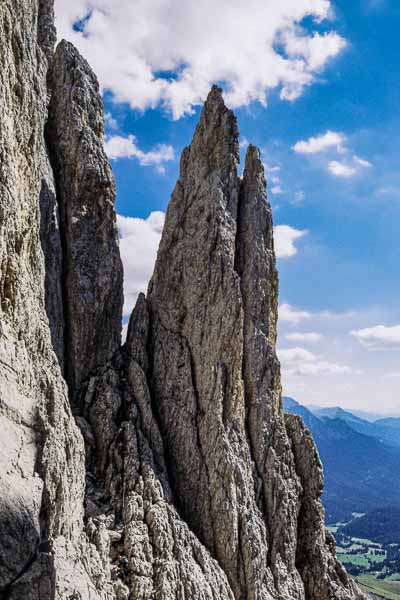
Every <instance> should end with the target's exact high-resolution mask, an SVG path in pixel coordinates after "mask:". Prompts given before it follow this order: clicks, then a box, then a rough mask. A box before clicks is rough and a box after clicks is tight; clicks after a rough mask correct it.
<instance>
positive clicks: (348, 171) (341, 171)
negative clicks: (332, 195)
mask: <svg viewBox="0 0 400 600" xmlns="http://www.w3.org/2000/svg"><path fill="white" fill-rule="evenodd" d="M328 170H329V172H330V173H332V175H335V177H345V178H348V177H353V175H355V174H356V173H357V169H356V168H355V167H352V166H351V165H349V164H346V163H344V162H339V161H337V160H331V162H330V163H329V164H328Z"/></svg>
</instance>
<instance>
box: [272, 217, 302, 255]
mask: <svg viewBox="0 0 400 600" xmlns="http://www.w3.org/2000/svg"><path fill="white" fill-rule="evenodd" d="M274 233H275V252H276V256H277V257H278V258H290V257H291V256H294V255H295V254H297V248H296V246H295V242H296V241H297V240H299V239H300V238H302V237H304V236H305V235H306V234H307V233H308V232H307V230H305V229H303V230H301V229H294V227H290V226H289V225H276V226H275V227H274Z"/></svg>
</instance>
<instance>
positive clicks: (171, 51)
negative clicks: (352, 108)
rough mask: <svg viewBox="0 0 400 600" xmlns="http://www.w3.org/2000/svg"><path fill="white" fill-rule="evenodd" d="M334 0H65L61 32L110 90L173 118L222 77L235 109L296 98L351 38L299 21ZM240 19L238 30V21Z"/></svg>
mask: <svg viewBox="0 0 400 600" xmlns="http://www.w3.org/2000/svg"><path fill="white" fill-rule="evenodd" d="M332 14H333V11H332V4H331V1H330V0H281V1H280V2H275V0H250V4H249V3H248V2H247V3H243V2H242V0H219V1H218V2H215V1H214V0H202V1H201V2H198V1H196V0H187V1H186V2H181V1H180V0H166V1H164V2H159V1H158V0H137V1H136V2H131V1H130V0H68V1H66V0H56V17H57V28H58V34H59V37H60V38H61V37H64V38H66V39H69V40H70V41H72V42H73V43H74V44H75V45H76V46H77V47H78V48H79V50H80V51H81V52H82V54H83V55H84V56H85V57H86V58H87V59H88V60H89V62H90V63H91V65H92V66H93V68H94V70H95V71H96V73H97V74H98V76H99V79H100V83H101V85H102V88H103V90H109V91H111V92H112V94H113V95H114V98H115V100H116V101H117V102H127V103H129V104H130V105H131V107H132V108H135V109H140V110H145V109H147V108H149V107H156V106H159V105H162V106H164V107H166V108H167V109H168V110H170V111H171V113H172V115H173V117H174V118H179V117H181V116H182V115H183V114H185V113H190V112H191V111H192V107H193V106H195V105H198V104H200V103H201V102H202V101H203V100H204V98H205V96H206V95H207V93H208V91H209V89H210V87H211V84H212V83H215V82H222V83H223V84H224V87H225V88H226V100H227V102H228V104H229V105H230V106H232V107H237V106H243V105H247V104H249V103H250V102H252V101H259V102H261V103H263V104H265V103H266V100H267V95H268V91H269V90H270V89H273V88H280V90H281V97H282V98H283V99H287V100H294V99H295V98H297V97H298V96H299V95H300V94H301V93H302V91H303V90H304V88H305V86H308V85H310V84H311V83H312V82H313V81H314V79H315V77H316V76H317V74H318V72H319V71H320V70H321V69H323V67H324V66H325V65H326V64H327V62H328V61H329V60H330V59H332V58H333V57H335V56H337V55H338V54H339V53H340V51H341V50H342V49H343V48H344V46H345V41H344V40H343V38H342V37H340V36H339V35H338V34H337V33H336V32H335V31H328V32H326V33H324V34H320V33H317V32H315V31H312V29H311V30H310V28H305V27H302V26H301V25H300V23H301V22H302V21H303V19H305V18H306V17H309V18H310V20H309V22H311V23H312V22H313V21H314V22H320V21H322V20H327V19H329V18H331V17H332ZM238 25H239V26H238Z"/></svg>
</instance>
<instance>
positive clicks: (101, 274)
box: [0, 0, 360, 600]
mask: <svg viewBox="0 0 400 600" xmlns="http://www.w3.org/2000/svg"><path fill="white" fill-rule="evenodd" d="M53 17H54V14H53V4H52V1H51V0H13V1H12V2H11V0H3V2H2V3H1V4H0V50H1V52H0V67H1V68H0V109H1V115H2V120H1V122H0V192H1V193H0V265H1V268H0V421H1V427H2V436H1V441H0V444H1V452H0V597H1V598H3V597H4V598H7V599H8V600H21V599H22V598H24V599H26V600H37V598H40V599H41V600H67V599H68V600H72V599H74V600H76V599H79V600H111V599H115V600H123V599H125V600H138V599H139V600H142V599H143V600H147V599H148V600H150V599H154V598H157V599H158V600H173V599H183V598H187V599H189V598H190V599H191V600H192V599H193V600H221V599H222V600H234V599H236V600H269V599H270V598H280V599H282V600H292V599H293V600H294V599H299V600H303V598H304V599H305V600H306V599H307V600H328V599H331V598H336V599H338V600H355V599H356V598H359V597H360V594H359V592H358V590H357V589H356V588H355V587H354V585H353V584H352V583H351V581H350V580H349V579H348V577H347V575H346V573H345V571H344V570H343V569H342V568H341V567H340V566H339V565H338V563H337V562H336V559H335V556H334V547H333V544H332V540H331V539H330V538H329V537H326V534H325V531H324V526H323V510H322V506H321V503H320V496H321V493H322V469H321V464H320V461H319V458H318V454H317V452H316V450H315V446H314V444H313V441H312V438H311V436H310V434H309V432H308V431H307V430H305V429H304V427H303V426H302V424H301V422H300V421H299V420H298V419H296V418H294V417H289V416H288V417H287V418H286V422H285V420H284V418H283V415H282V410H281V399H280V396H281V389H280V369H279V363H278V361H277V358H276V353H275V341H276V318H277V301H278V281H277V272H276V267H275V256H274V249H273V228H272V215H271V209H270V206H269V204H268V201H267V197H266V190H265V178H264V173H263V168H262V163H261V161H260V156H259V152H258V150H257V149H256V148H254V147H252V146H250V147H249V149H248V152H247V156H246V165H245V170H244V175H243V178H239V177H238V174H237V165H238V160H239V151H238V132H237V125H236V119H235V117H234V115H233V113H232V112H231V111H229V110H228V109H227V108H226V107H225V105H224V102H223V99H222V95H221V90H220V89H219V88H217V87H214V88H213V89H212V90H211V92H210V94H209V97H208V99H207V101H206V103H205V106H204V108H203V111H202V114H201V118H200V121H199V124H198V125H197V128H196V132H195V134H194V137H193V141H192V143H191V145H190V146H189V147H188V148H186V149H185V151H184V152H183V155H182V159H181V172H180V177H179V180H178V182H177V184H176V187H175V190H174V192H173V194H172V197H171V201H170V204H169V208H168V213H167V218H166V223H165V229H164V233H163V236H162V240H161V244H160V248H159V253H158V258H157V263H156V265H155V270H154V275H153V278H152V280H151V282H150V285H149V290H148V298H147V299H146V298H145V296H144V295H143V294H142V295H140V296H139V298H138V301H137V305H136V307H135V309H134V311H133V313H132V316H131V319H130V322H129V328H128V335H127V341H126V343H125V345H124V346H123V347H120V329H121V310H122V267H121V261H120V257H119V250H118V240H117V232H116V222H115V212H114V200H115V187H114V180H113V176H112V173H111V169H110V165H109V162H108V160H107V158H106V156H105V154H104V150H103V107H102V102H101V97H100V95H99V89H98V83H97V79H96V77H95V75H94V74H93V72H92V71H91V69H90V67H89V65H88V64H87V63H86V61H85V60H84V59H83V58H82V57H81V56H80V55H79V53H78V52H77V50H76V49H75V48H74V47H73V46H72V45H71V44H69V43H67V42H61V43H60V44H59V46H58V48H57V49H56V51H55V52H54V43H55V30H54V21H53ZM32 24H36V25H35V26H34V27H32ZM44 130H45V131H46V143H45V140H44V134H43V132H44ZM57 359H58V360H57ZM63 375H64V377H65V379H64V377H63ZM70 402H71V403H72V405H73V409H74V412H75V414H76V421H77V423H78V425H79V428H80V431H81V433H80V432H79V430H78V428H77V427H76V425H75V421H74V418H73V417H72V412H71V407H70ZM121 556H123V557H124V560H123V561H122V562H121ZM111 572H112V574H113V575H111Z"/></svg>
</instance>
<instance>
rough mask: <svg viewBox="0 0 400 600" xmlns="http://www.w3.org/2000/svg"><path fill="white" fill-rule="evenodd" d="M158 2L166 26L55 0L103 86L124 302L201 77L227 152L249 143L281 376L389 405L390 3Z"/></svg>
mask: <svg viewBox="0 0 400 600" xmlns="http://www.w3.org/2000/svg"><path fill="white" fill-rule="evenodd" d="M224 3H225V4H226V6H225V7H224V6H223V4H224ZM161 4H163V5H164V8H165V7H166V8H167V9H169V10H168V14H169V13H171V19H172V20H171V24H168V22H166V21H165V19H166V17H165V13H162V12H160V10H159V6H160V3H156V2H155V0H148V2H147V3H146V4H143V2H142V1H140V2H138V3H137V4H136V5H135V11H132V7H130V6H129V5H130V3H129V2H128V1H126V2H125V1H124V0H118V2H117V3H116V5H115V4H114V5H113V3H112V2H111V0H92V1H89V0H73V1H72V0H69V1H68V2H67V0H57V2H56V9H57V17H58V27H59V32H61V33H60V35H62V36H65V37H68V38H69V39H71V40H72V41H73V42H74V43H75V44H76V45H77V46H78V47H79V49H80V50H81V52H82V53H83V54H84V55H85V56H86V57H87V58H88V60H89V62H91V64H93V66H94V68H95V70H96V72H97V73H98V75H99V78H100V83H101V85H102V86H103V92H104V94H103V95H104V102H105V110H106V114H107V119H106V142H107V149H108V152H109V155H110V158H111V159H112V165H113V169H114V173H115V176H116V181H117V190H118V195H117V212H118V213H119V215H121V218H120V229H121V235H122V240H121V250H122V255H123V258H124V263H125V268H126V272H127V286H130V287H129V290H127V304H126V313H128V312H129V309H130V306H131V304H132V302H133V300H134V296H135V294H136V293H137V291H138V290H139V289H142V288H144V287H145V284H146V281H147V278H148V276H149V275H150V273H151V269H152V264H153V261H154V254H155V251H156V248H157V243H158V239H159V236H160V232H161V230H162V221H163V215H162V213H163V212H164V211H165V209H166V206H167V203H168V198H169V195H170V193H171V191H172V189H173V186H174V184H175V181H176V178H177V175H178V168H179V156H180V153H181V151H182V149H183V147H184V146H185V145H187V144H188V143H190V139H191V136H192V134H193V130H194V127H195V124H196V122H197V119H198V115H199V110H200V102H201V100H202V99H203V97H204V95H205V93H206V90H207V89H208V86H209V84H210V83H212V82H213V81H214V79H213V78H215V77H216V78H218V81H219V82H220V83H222V85H223V86H224V87H225V89H226V90H227V95H226V96H227V97H226V101H227V104H228V105H230V103H231V105H233V106H234V109H235V113H236V115H237V118H238V124H239V129H240V133H241V146H242V153H244V152H245V147H246V144H247V143H248V142H249V141H250V142H251V143H253V144H255V145H257V146H259V147H260V148H261V150H262V156H263V160H264V162H265V165H266V170H267V180H268V190H269V199H270V202H271V204H272V206H273V209H274V220H275V224H276V225H278V226H285V228H278V230H277V233H276V235H277V238H279V240H277V245H279V248H280V250H279V252H278V253H279V254H280V258H279V259H278V263H279V272H280V300H281V304H282V305H283V306H282V310H281V313H280V341H279V350H280V357H281V361H282V367H283V384H284V390H285V391H286V392H287V393H290V394H291V395H293V396H294V397H296V398H297V399H298V400H300V401H302V402H304V403H315V404H320V405H334V404H341V405H342V406H347V407H349V408H352V407H353V408H365V409H373V410H375V411H377V410H378V411H380V412H383V413H399V414H400V401H399V399H400V360H399V359H400V302H399V299H400V277H399V259H400V250H399V248H400V244H399V239H398V238H399V232H400V228H399V219H400V170H399V168H398V164H399V156H400V110H399V109H400V86H399V75H400V73H399V65H400V46H399V44H398V41H397V37H398V31H399V30H400V5H398V3H396V2H395V1H394V0H392V1H391V2H389V1H388V0H386V1H385V0H369V1H368V0H352V1H351V2H348V0H336V1H334V2H331V3H329V2H328V1H327V0H298V2H293V0H282V1H281V3H280V4H281V5H282V7H283V8H282V9H281V8H279V9H277V8H276V6H275V7H274V6H273V5H274V3H273V2H271V0H265V1H263V0H251V1H250V2H249V4H248V5H247V8H248V9H249V11H250V13H249V11H247V12H246V13H243V14H241V12H240V11H241V10H242V11H243V7H242V8H240V5H241V4H242V3H237V6H236V2H233V3H226V2H225V0H221V7H220V8H221V10H222V9H224V10H225V12H223V13H221V14H219V13H218V9H216V14H215V15H214V17H215V18H214V20H213V19H212V20H210V22H203V23H202V24H200V25H199V24H198V19H199V18H203V19H206V17H207V18H208V15H209V11H210V7H211V6H213V3H211V4H210V3H209V0H204V1H203V3H202V2H200V3H194V2H193V3H192V2H188V3H185V6H186V7H187V10H186V9H185V10H186V13H185V14H183V15H182V14H181V13H182V11H181V8H182V6H179V3H176V0H165V1H164V2H163V3H161ZM191 4H193V6H192V13H193V19H194V20H196V23H194V24H192V23H191V12H190V11H191ZM199 4H200V5H202V4H204V5H207V6H205V9H207V10H208V12H204V14H203V13H202V14H200V15H198V14H197V12H198V11H199V10H200V9H199V8H198V5H199ZM250 4H253V7H250ZM150 5H153V6H150ZM168 5H169V6H168ZM275 5H276V3H275ZM301 5H303V9H304V11H303V13H302V8H301ZM149 6H150V8H152V9H153V10H149ZM232 6H234V9H232V10H231V9H230V8H229V7H232ZM157 7H158V8H157ZM244 8H245V9H246V10H247V8H246V7H244ZM251 8H253V9H257V10H258V13H257V11H255V14H254V16H253V17H252V15H251ZM178 10H179V12H177V11H178ZM212 10H214V9H212ZM174 11H175V12H174ZM184 12H185V11H184ZM221 15H222V16H223V19H224V24H223V26H221V27H222V29H219V27H220V26H219V25H215V23H218V19H221ZM85 17H86V20H85V24H84V27H80V28H77V27H75V30H74V29H73V25H74V23H76V21H77V20H78V19H82V18H85ZM269 17H270V18H269ZM324 17H325V18H324ZM252 18H253V21H252ZM185 19H186V20H185ZM263 19H264V20H263ZM214 21H215V23H214ZM264 22H265V23H267V24H265V31H264V30H263V27H264ZM191 28H193V30H192V29H191ZM241 28H242V29H241ZM246 28H247V29H246ZM77 29H81V31H76V30H77ZM153 30H154V31H153ZM242 30H243V31H242ZM143 31H145V35H144V34H143ZM135 32H136V33H135ZM137 32H139V33H140V35H138V33H137ZM238 32H239V33H238ZM240 32H241V33H240ZM250 32H251V33H250ZM207 36H209V40H208V39H207ZM252 36H253V38H254V40H253V38H252ZM139 38H140V43H139V41H138V42H135V40H136V39H139ZM236 38H238V39H237V40H236ZM127 39H128V40H129V42H126V40H127ZM131 39H132V40H133V41H130V40H131ZM265 39H268V40H269V42H268V43H269V46H268V48H264V49H262V50H260V48H261V44H262V43H264V40H265ZM121 40H122V41H121ZM308 40H312V42H309V41H308ZM253 41H254V47H253V45H252V42H253ZM236 42H237V44H236ZM241 44H242V53H240V47H241ZM236 46H239V52H238V53H237V54H236V52H237V50H236ZM171 48H173V50H171ZM207 53H209V57H208V56H207ZM282 56H284V57H285V58H288V61H287V63H285V64H282V61H281V57H282ZM246 60H247V61H248V62H247V63H246ZM214 62H215V63H218V64H217V66H215V64H214ZM300 63H302V64H300ZM264 71H265V73H266V74H264ZM260 72H262V73H263V76H262V77H261V78H260ZM149 73H150V76H149ZM174 82H175V83H174ZM167 84H168V85H167ZM176 84H178V85H176ZM260 89H261V90H262V91H261V93H260ZM282 90H283V91H282ZM257 95H258V96H257ZM289 96H290V99H289V100H288V99H286V98H287V97H289ZM264 98H265V102H264V103H261V102H260V100H262V101H263V100H264ZM188 113H191V114H188ZM301 142H302V143H301ZM296 144H297V145H296ZM149 215H150V217H149ZM128 297H129V299H128Z"/></svg>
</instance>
